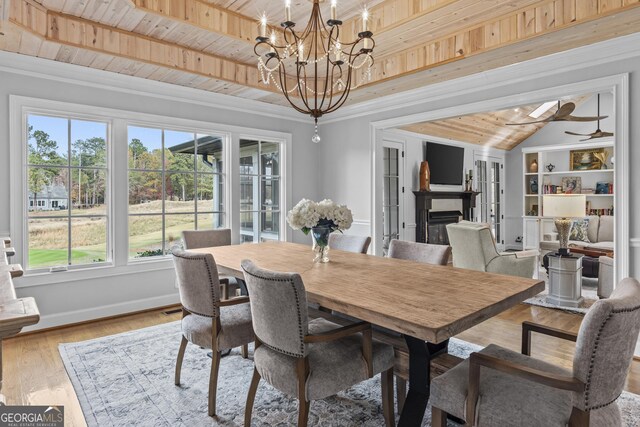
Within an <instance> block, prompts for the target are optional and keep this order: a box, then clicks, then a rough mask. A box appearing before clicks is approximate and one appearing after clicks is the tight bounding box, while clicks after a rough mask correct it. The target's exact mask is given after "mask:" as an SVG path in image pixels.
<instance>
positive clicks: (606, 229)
mask: <svg viewBox="0 0 640 427" xmlns="http://www.w3.org/2000/svg"><path fill="white" fill-rule="evenodd" d="M585 219H589V225H588V227H587V236H588V238H589V242H583V241H581V240H569V245H570V246H571V245H576V246H580V247H583V248H588V249H602V250H609V251H613V249H614V245H613V223H614V218H613V216H610V215H602V216H596V215H590V216H588V217H585ZM559 247H560V242H559V240H558V234H557V233H547V234H545V235H544V236H543V240H542V241H541V242H540V252H541V254H542V255H545V254H547V253H549V252H557V250H558V248H559Z"/></svg>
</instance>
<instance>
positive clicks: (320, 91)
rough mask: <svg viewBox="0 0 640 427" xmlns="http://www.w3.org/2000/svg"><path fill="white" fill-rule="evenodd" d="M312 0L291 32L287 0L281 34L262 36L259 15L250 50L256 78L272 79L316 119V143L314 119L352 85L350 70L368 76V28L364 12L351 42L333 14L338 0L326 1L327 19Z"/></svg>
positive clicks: (346, 94) (264, 31)
mask: <svg viewBox="0 0 640 427" xmlns="http://www.w3.org/2000/svg"><path fill="white" fill-rule="evenodd" d="M322 1H324V0H313V9H312V11H311V17H310V18H309V22H308V23H307V26H306V27H305V28H304V30H302V31H300V32H296V31H295V30H294V27H295V26H296V24H295V22H293V21H292V20H291V0H285V21H284V22H283V23H282V24H281V26H282V34H281V35H278V34H276V31H275V30H272V31H271V34H269V35H268V36H267V24H268V22H267V17H266V14H263V15H262V18H261V19H260V36H259V37H258V38H257V39H256V45H255V47H254V52H255V54H256V56H257V57H258V70H259V72H260V78H261V80H262V82H263V83H264V84H266V85H271V84H273V85H274V86H275V87H276V88H278V90H279V91H281V92H282V94H283V95H284V97H285V98H286V99H287V101H289V103H290V104H291V106H292V107H293V108H294V109H296V110H297V111H299V112H301V113H303V114H308V115H310V116H311V117H313V118H314V120H315V134H314V135H313V138H312V141H313V142H315V143H318V142H320V135H318V119H319V118H320V117H322V116H323V115H325V114H328V113H332V112H334V111H336V110H337V109H338V108H340V107H341V106H342V105H343V104H344V103H345V102H346V100H347V98H348V97H349V93H350V91H351V90H352V89H355V87H356V86H355V73H356V72H357V70H360V69H362V70H363V72H364V73H365V76H366V78H367V79H369V80H370V79H371V66H372V65H373V62H374V61H373V56H372V55H371V53H372V52H373V48H374V47H375V42H374V40H373V38H372V37H373V33H372V32H371V31H369V29H368V20H369V12H368V10H367V9H366V8H365V9H364V10H363V12H362V31H361V32H359V33H358V35H357V38H356V40H355V41H352V42H345V41H344V40H343V39H342V38H341V34H340V29H341V26H342V21H340V20H339V19H337V0H331V19H329V20H327V21H326V23H325V22H324V21H323V19H322V13H321V12H320V3H321V2H322Z"/></svg>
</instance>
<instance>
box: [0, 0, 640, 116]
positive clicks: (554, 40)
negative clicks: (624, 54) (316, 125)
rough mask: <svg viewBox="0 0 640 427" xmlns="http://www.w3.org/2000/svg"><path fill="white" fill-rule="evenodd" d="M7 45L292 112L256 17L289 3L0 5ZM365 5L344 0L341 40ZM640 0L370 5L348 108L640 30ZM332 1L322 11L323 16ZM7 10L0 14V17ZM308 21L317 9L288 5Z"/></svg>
mask: <svg viewBox="0 0 640 427" xmlns="http://www.w3.org/2000/svg"><path fill="white" fill-rule="evenodd" d="M7 2H8V4H9V7H8V16H7V21H6V22H2V23H0V25H1V26H2V31H0V32H1V33H3V34H2V35H0V49H2V50H6V51H11V52H18V53H21V54H25V55H31V56H38V57H42V58H46V59H50V60H55V61H60V62H68V63H72V64H77V65H81V66H86V67H92V68H97V69H102V70H107V71H111V72H115V73H122V74H128V75H133V76H138V77H142V78H146V79H152V80H159V81H164V82H168V83H172V84H177V85H182V86H188V87H194V88H198V89H203V90H208V91H213V92H220V93H226V94H230V95H235V96H239V97H243V98H249V99H257V100H261V101H265V102H269V103H276V104H282V105H288V104H287V102H286V101H285V100H284V97H283V96H282V94H280V93H279V92H278V90H277V89H276V88H274V87H273V86H266V85H264V84H263V83H262V82H261V81H260V75H259V72H258V70H257V66H256V64H257V61H256V59H255V57H254V52H253V46H254V43H255V42H254V40H255V38H256V36H257V35H258V27H259V26H258V23H257V20H258V17H259V15H261V14H262V12H266V13H267V16H268V17H269V19H270V24H271V25H273V26H277V25H278V24H279V22H280V21H281V20H283V15H284V0H282V1H281V0H92V1H90V0H0V5H2V4H3V3H7ZM364 4H365V3H364V2H363V1H360V0H354V1H348V0H339V1H338V5H339V11H340V14H339V15H340V18H341V19H343V21H344V26H343V29H342V34H343V35H344V36H345V38H346V35H347V34H353V36H354V37H355V34H356V33H357V31H358V30H359V29H360V28H361V17H360V11H361V10H362V8H363V6H364ZM639 6H640V0H374V1H372V0H369V1H367V7H368V8H369V10H370V16H371V18H370V29H371V30H372V31H373V32H374V38H375V41H376V49H375V52H374V56H375V59H376V63H375V65H374V67H373V69H372V73H371V79H368V78H367V76H366V75H365V73H364V71H359V72H357V73H356V76H355V80H356V85H357V88H356V89H354V90H353V91H352V92H351V94H350V101H349V102H350V103H355V102H360V101H364V100H368V99H373V98H377V97H380V96H384V95H388V94H392V93H396V92H400V91H405V90H410V89H412V88H416V87H421V86H425V85H428V84H432V83H435V82H439V81H443V80H447V79H452V78H456V77H462V76H465V75H469V74H474V73H478V72H481V71H486V70H488V69H492V68H497V67H500V66H504V65H509V64H513V63H516V62H521V61H524V60H527V59H531V58H535V57H538V56H543V55H548V54H551V53H556V52H561V51H564V50H567V49H571V48H574V47H578V46H583V45H587V44H591V43H594V42H597V41H602V40H606V39H609V38H613V37H618V36H621V35H626V34H630V33H634V32H638V31H640V7H639ZM328 7H329V2H328V1H326V2H324V3H323V5H322V8H323V11H324V13H325V14H326V15H328ZM1 9H2V8H0V10H1ZM292 10H293V19H294V20H297V21H299V23H300V25H299V26H300V27H302V26H303V24H305V23H306V21H307V18H308V15H309V12H310V10H311V3H310V2H309V1H308V0H293V1H292Z"/></svg>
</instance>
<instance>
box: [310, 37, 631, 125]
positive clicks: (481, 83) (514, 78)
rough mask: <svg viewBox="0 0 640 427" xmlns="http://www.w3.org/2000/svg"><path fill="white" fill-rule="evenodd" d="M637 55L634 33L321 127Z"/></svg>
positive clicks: (418, 92)
mask: <svg viewBox="0 0 640 427" xmlns="http://www.w3.org/2000/svg"><path fill="white" fill-rule="evenodd" d="M638 56H640V33H634V34H631V35H627V36H623V37H618V38H615V39H610V40H606V41H603V42H599V43H594V44H590V45H587V46H582V47H578V48H575V49H571V50H568V51H565V52H559V53H554V54H551V55H547V56H542V57H540V58H535V59H531V60H527V61H524V62H519V63H517V64H513V65H507V66H504V67H500V68H496V69H493V70H488V71H484V72H481V73H476V74H471V75H469V76H464V77H460V78H457V79H453V80H447V81H444V82H439V83H434V84H431V85H427V86H423V87H420V88H416V89H411V90H408V91H405V92H399V93H395V94H393V95H387V96H383V97H379V98H375V99H372V100H369V101H363V102H359V103H357V104H353V105H348V106H345V107H342V108H341V109H340V110H339V111H340V115H339V117H332V118H328V119H324V120H323V124H329V123H336V122H340V121H343V120H351V119H354V118H357V117H363V116H370V115H373V114H376V113H382V112H385V111H393V110H398V109H406V108H407V107H411V106H414V105H419V104H424V103H428V102H434V101H437V100H441V99H447V98H452V97H455V96H461V95H466V94H470V93H474V92H479V91H484V90H488V89H493V88H496V87H500V86H503V85H504V84H505V82H508V83H509V84H514V83H520V82H526V81H531V80H534V79H538V78H544V77H548V76H552V75H555V74H561V73H565V72H568V71H574V70H579V69H582V68H585V67H593V66H596V65H601V64H606V63H610V62H615V61H620V60H624V59H629V58H633V57H638Z"/></svg>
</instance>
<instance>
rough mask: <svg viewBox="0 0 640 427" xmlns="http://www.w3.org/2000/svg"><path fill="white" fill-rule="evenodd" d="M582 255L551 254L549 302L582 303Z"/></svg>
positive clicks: (573, 305) (561, 303)
mask: <svg viewBox="0 0 640 427" xmlns="http://www.w3.org/2000/svg"><path fill="white" fill-rule="evenodd" d="M582 257H583V255H579V254H571V255H569V256H560V255H558V254H549V295H548V296H547V302H548V303H550V304H554V305H559V306H565V307H580V304H582V301H583V298H582Z"/></svg>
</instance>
